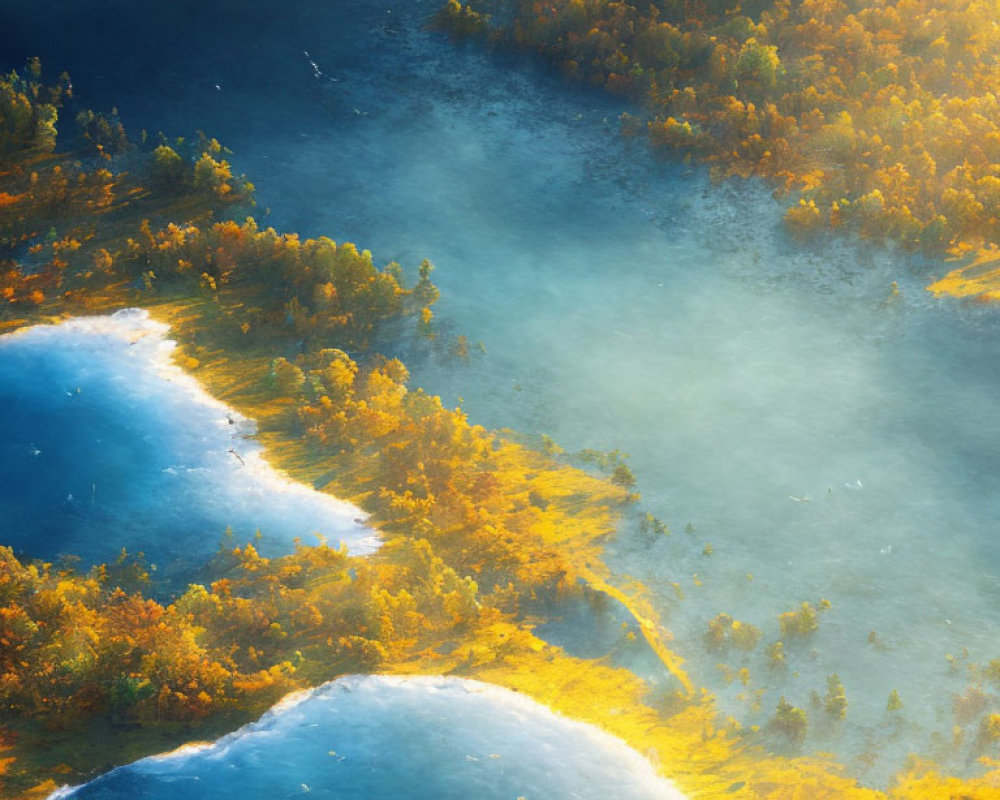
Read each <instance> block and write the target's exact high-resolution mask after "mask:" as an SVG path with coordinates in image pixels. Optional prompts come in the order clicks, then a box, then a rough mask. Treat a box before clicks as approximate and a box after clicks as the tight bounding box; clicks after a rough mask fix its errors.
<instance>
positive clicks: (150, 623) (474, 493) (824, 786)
mask: <svg viewBox="0 0 1000 800" xmlns="http://www.w3.org/2000/svg"><path fill="white" fill-rule="evenodd" d="M600 7H601V8H603V6H600ZM587 8H588V7H584V9H585V11H586V10H587ZM593 8H594V9H597V8H599V6H597V5H595V6H594V7H593ZM459 13H461V14H462V16H464V17H467V16H468V14H469V12H468V10H467V7H460V8H459ZM476 19H478V18H476V17H473V20H474V21H475V20H476ZM474 27H475V26H474ZM614 74H618V73H617V72H616V73H614ZM605 79H606V80H607V76H606V78H605ZM70 91H71V89H70V83H69V80H68V79H67V78H63V79H60V80H57V81H54V82H51V81H50V82H46V81H45V80H44V79H43V74H42V66H41V64H39V63H37V62H33V63H30V64H29V65H27V67H26V68H25V69H23V70H18V71H15V72H10V73H8V74H6V75H4V76H3V77H2V79H0V295H2V298H3V299H2V302H0V330H2V331H4V332H8V333H9V332H14V331H16V330H17V329H19V328H22V327H24V326H27V325H32V324H37V323H42V322H53V321H58V320H60V319H65V318H67V317H69V316H74V315H92V314H104V313H108V312H111V311H114V310H117V309H121V308H126V307H132V306H140V307H143V308H146V309H148V310H149V311H150V313H151V314H153V315H154V316H155V317H156V318H157V319H160V320H163V321H164V322H167V323H168V324H169V325H170V326H171V330H172V335H173V336H174V337H175V338H176V339H177V341H178V342H179V348H178V352H177V360H178V363H179V365H180V366H182V367H183V368H184V369H185V370H187V371H188V372H189V373H190V374H192V375H193V376H194V377H195V378H197V379H198V380H199V381H200V382H201V383H202V384H203V385H204V386H205V387H206V389H207V390H208V391H209V392H211V393H212V394H213V395H214V396H215V397H217V398H219V399H220V400H222V401H224V402H225V403H227V404H229V405H230V406H231V407H232V408H234V409H237V410H238V411H240V412H241V413H244V414H246V415H247V416H249V417H252V418H253V419H255V420H256V421H257V423H258V426H259V437H260V439H261V441H262V442H263V444H264V445H265V447H266V450H267V455H268V457H269V459H270V460H271V461H272V462H273V463H274V464H275V465H277V466H278V467H280V468H282V469H284V470H285V471H286V472H287V473H288V474H289V475H290V476H291V477H293V478H295V479H298V480H302V481H304V482H307V483H309V484H311V485H314V486H317V487H319V488H321V489H323V490H325V491H329V492H331V493H333V494H335V495H337V496H339V497H343V498H346V499H351V500H353V501H354V502H356V503H357V504H359V505H360V506H361V507H363V508H364V509H365V510H366V511H368V512H369V513H370V514H371V515H372V516H371V521H372V523H373V524H374V525H375V526H376V527H377V528H378V530H379V531H380V533H381V535H382V538H383V542H384V544H383V546H382V547H381V549H380V550H379V551H378V552H377V553H375V554H374V555H372V556H369V557H366V558H359V557H354V556H351V555H350V554H349V553H347V552H344V551H343V550H338V549H335V548H332V547H330V546H327V545H325V544H319V545H308V544H305V543H302V544H300V545H299V546H298V547H297V549H296V551H295V552H294V553H291V554H288V555H285V556H281V557H275V558H265V557H263V556H262V555H261V554H260V553H259V552H258V550H257V548H255V547H254V545H253V544H252V543H236V542H230V543H228V545H227V544H224V546H223V547H222V548H221V549H220V551H219V553H218V555H217V557H216V558H215V559H214V560H213V561H212V562H211V563H209V564H206V565H205V567H204V571H203V573H201V574H199V575H198V576H196V577H195V578H193V579H192V581H191V583H190V584H188V585H185V586H172V585H166V584H164V583H162V582H158V580H157V579H156V577H155V575H154V574H153V573H152V572H151V570H150V569H149V567H148V565H147V564H146V563H145V562H144V560H143V559H142V557H141V556H140V555H139V554H128V553H123V554H122V556H121V557H120V558H119V559H118V560H117V561H116V562H114V563H110V564H106V565H98V566H93V567H90V566H89V565H83V566H79V567H77V566H75V565H74V564H73V562H72V560H70V559H64V560H62V561H59V562H57V563H46V562H43V561H39V560H33V559H32V558H31V554H27V556H26V557H23V558H21V557H18V555H16V554H15V553H14V552H13V551H12V550H11V549H10V548H3V549H0V742H2V747H3V751H2V752H0V780H2V781H3V793H4V796H6V797H11V798H15V797H17V798H20V797H23V798H29V797H44V796H46V795H47V794H48V793H49V792H51V791H52V790H53V789H55V788H56V787H57V786H59V785H61V784H64V783H78V782H80V781H82V780H84V779H86V778H88V777H90V776H93V775H94V774H96V773H98V772H101V771H104V770H106V769H108V768H109V767H110V766H112V765H116V764H121V763H124V762H127V761H130V760H132V759H134V758H137V757H140V756H142V755H147V754H150V753H154V752H159V751H162V750H165V749H169V748H172V747H175V746H178V745H180V744H183V743H185V742H190V741H193V740H199V739H204V738H208V737H215V736H218V735H220V734H221V733H223V732H225V731H229V730H232V729H233V728H235V727H237V726H238V725H240V724H242V723H243V722H246V721H248V720H250V719H253V718H255V717H256V716H258V715H259V714H260V713H261V712H263V711H264V710H265V709H266V708H268V707H269V706H270V705H272V704H273V703H274V702H275V701H277V700H278V699H280V698H281V697H282V696H283V695H285V694H287V693H288V692H290V691H294V690H296V689H300V688H304V687H308V686H314V685H316V684H318V683H321V682H323V681H326V680H329V679H331V678H334V677H337V676H339V675H343V674H347V673H352V672H379V673H392V674H416V673H427V674H448V675H461V676H467V677H473V678H476V679H479V680H482V681H488V682H492V683H495V684H498V685H501V686H505V687H508V688H511V689H515V690H518V691H522V692H524V693H526V694H527V695H530V696H531V697H533V698H535V699H537V700H539V701H540V702H542V703H545V704H546V705H548V706H549V707H550V708H553V709H555V710H557V711H560V712H562V713H565V714H566V715H568V716H571V717H574V718H577V719H581V720H584V721H588V722H592V723H594V724H597V725H599V726H601V727H602V728H604V729H605V730H608V731H609V732H611V733H614V734H616V735H618V736H620V737H621V738H622V739H624V740H625V741H626V742H628V743H629V744H630V745H632V746H633V747H635V748H636V749H637V750H639V751H640V752H642V753H644V754H646V755H648V756H649V757H650V758H651V759H652V760H653V761H654V763H656V764H657V766H658V768H659V769H660V770H661V772H662V773H663V774H664V775H666V776H668V777H670V778H671V779H672V780H674V781H675V782H676V783H677V785H678V786H679V787H680V788H681V789H682V790H683V791H684V792H685V793H687V794H688V795H689V796H691V797H698V798H710V797H719V798H722V797H725V798H764V797H770V798H779V797H788V796H791V795H792V794H797V795H798V796H809V797H815V798H834V797H836V798H854V797H856V798H878V797H891V798H904V797H905V798H940V797H943V796H950V795H959V794H960V795H961V796H962V797H968V798H983V799H984V800H985V798H988V797H993V796H995V793H996V791H997V789H996V787H997V785H998V781H1000V773H998V772H996V771H987V772H986V774H984V775H982V776H980V777H976V778H971V779H964V780H960V779H958V778H951V777H948V776H945V775H942V774H940V772H939V771H938V770H937V769H936V768H935V767H934V766H933V765H932V764H929V763H925V762H914V763H913V764H912V765H910V767H908V768H907V769H906V771H905V772H903V773H902V774H900V775H899V776H898V777H897V780H896V782H895V783H894V785H893V787H892V788H891V789H889V790H888V791H887V792H880V791H876V790H873V789H869V788H865V787H863V786H861V785H860V784H859V783H858V781H857V780H856V779H855V778H853V777H852V776H850V775H849V774H847V772H846V771H845V769H844V768H843V767H841V766H839V765H837V764H836V763H834V762H833V761H832V760H830V759H828V758H825V757H821V756H818V757H803V756H800V755H797V749H796V742H797V740H798V739H799V738H800V736H801V732H802V726H803V724H805V719H806V714H805V712H804V711H803V710H802V709H797V708H794V707H793V706H791V705H790V704H788V703H786V702H784V701H782V703H780V704H779V705H778V707H777V709H776V710H775V713H774V717H773V720H772V721H771V723H770V724H769V725H768V726H767V729H766V730H742V729H741V727H740V725H739V723H738V722H736V721H735V720H731V719H725V718H723V717H722V716H721V715H719V714H718V713H717V712H716V709H715V704H714V701H713V698H712V696H711V695H710V694H709V693H708V692H706V691H703V690H700V689H699V688H698V686H697V683H696V681H694V680H693V679H692V678H690V677H689V676H688V675H687V674H686V673H685V671H684V669H683V665H682V664H681V663H680V660H679V659H678V658H677V657H676V656H675V655H674V654H673V653H672V651H671V650H670V649H669V635H668V633H667V631H666V629H665V628H664V626H663V625H662V624H661V622H660V621H659V620H658V619H657V618H656V616H655V614H654V613H653V611H652V610H651V608H650V607H649V605H648V604H647V603H645V602H644V601H643V590H642V587H641V586H634V585H624V584H622V585H619V584H614V583H613V582H612V579H611V577H610V575H609V571H608V570H607V568H606V567H605V566H604V565H603V563H602V547H603V544H604V543H605V542H606V541H607V540H608V537H611V536H613V534H614V532H615V530H616V528H617V527H618V526H620V525H621V524H623V523H626V522H628V523H630V524H635V525H637V526H639V528H640V529H641V530H643V531H644V532H645V534H646V535H649V536H668V535H670V532H669V531H668V530H667V528H666V526H665V525H664V524H663V523H662V522H660V521H659V520H656V519H654V518H650V517H648V516H646V515H644V514H643V513H642V512H641V510H640V509H639V507H638V505H637V501H638V498H637V496H636V495H635V493H634V482H635V480H634V476H633V475H632V473H631V471H630V470H629V468H628V466H627V464H626V463H625V461H624V460H623V459H622V458H621V456H620V455H619V454H615V453H612V454H596V453H586V454H583V455H582V456H581V455H576V456H573V455H570V454H566V453H562V452H561V451H560V449H559V448H558V446H557V445H556V444H555V443H554V442H551V441H549V440H546V439H542V440H537V441H536V440H534V439H531V440H529V439H527V438H526V437H521V436H518V435H517V434H516V433H513V432H495V431H489V430H486V429H484V428H482V427H480V426H477V425H475V424H474V423H473V422H472V421H470V420H469V419H467V418H466V416H465V414H464V413H463V412H462V411H461V410H460V409H457V408H456V409H452V408H447V407H445V406H444V405H443V404H442V402H441V401H440V400H439V399H438V398H436V397H434V396H430V395H428V394H425V393H424V392H422V391H421V390H420V389H418V388H414V387H410V386H408V373H407V369H406V366H405V365H404V364H403V363H402V362H401V361H400V360H398V359H397V358H392V357H388V356H386V355H384V354H383V353H384V352H388V351H390V350H391V348H390V347H388V346H387V345H388V344H390V343H392V342H396V341H400V340H401V339H403V338H404V337H416V338H418V339H419V340H420V341H423V342H426V343H427V345H428V346H432V347H443V348H446V349H447V350H448V351H450V352H453V353H454V354H455V356H456V357H458V358H461V357H462V354H463V353H464V351H465V350H466V349H467V343H465V342H464V340H462V339H460V338H456V339H455V340H450V339H448V338H447V337H445V336H443V335H442V334H439V333H438V332H437V331H436V329H435V325H434V315H433V312H432V311H431V306H432V305H433V304H434V302H435V300H436V299H437V291H436V289H435V287H434V285H433V283H432V282H431V279H430V275H431V270H432V268H431V265H430V264H429V263H427V262H424V263H422V264H421V265H419V266H417V265H411V266H413V267H415V272H416V280H415V281H414V282H413V285H412V286H408V285H407V284H406V281H405V280H404V270H403V269H402V268H400V267H399V266H398V265H396V264H388V265H384V266H382V267H378V266H376V265H375V263H374V261H373V258H372V255H371V254H370V253H368V252H367V251H364V250H359V249H358V248H357V247H355V246H354V245H351V244H348V243H343V242H341V243H336V242H334V241H333V240H331V239H326V238H318V239H308V240H303V239H301V238H300V237H298V236H297V235H296V234H294V233H279V232H277V231H274V230H272V229H269V228H263V227H262V226H260V225H259V224H258V223H257V222H255V221H254V220H253V219H252V217H251V216H249V215H252V214H253V211H254V209H253V206H252V202H253V201H252V197H253V187H252V185H251V183H250V182H249V181H248V180H247V179H246V178H244V177H241V176H238V175H234V174H233V171H232V168H231V165H230V164H229V162H228V161H227V153H226V151H225V149H224V148H223V147H222V146H221V145H220V144H219V143H218V142H216V141H215V140H213V139H211V138H208V137H207V136H203V135H200V136H197V137H195V138H192V139H178V138H169V137H166V136H162V135H155V136H150V135H146V134H140V135H138V136H137V137H135V138H134V139H133V138H132V137H131V136H130V135H129V134H127V133H126V131H125V130H124V128H123V126H122V125H121V123H120V121H119V120H118V118H117V115H116V114H115V113H114V112H111V113H95V112H91V111H81V112H78V113H77V114H76V116H75V119H74V118H73V117H72V116H68V115H67V114H66V113H65V110H66V108H67V105H68V102H67V101H68V93H69V92H70ZM682 124H683V123H682ZM734 163H735V162H734ZM729 166H732V165H729ZM727 168H728V167H727ZM814 188H815V189H817V191H818V184H817V187H814ZM219 533H220V532H206V535H208V536H216V535H218V534H219ZM679 602H680V600H679ZM567 603H579V604H588V605H591V606H601V605H602V604H620V605H621V606H622V607H623V608H624V610H625V611H626V616H627V619H628V620H629V622H627V623H626V624H625V626H624V627H623V630H622V636H623V637H625V638H630V639H631V640H633V641H636V642H638V643H639V645H640V646H645V647H648V648H649V649H650V651H651V652H652V653H653V654H654V655H655V657H656V658H657V659H659V661H660V662H661V663H662V665H663V668H664V671H665V672H668V673H670V674H671V675H672V681H671V688H670V689H669V690H668V691H663V690H662V689H661V690H659V691H657V692H653V691H651V690H650V687H649V685H648V684H647V683H646V682H645V681H643V680H642V679H640V678H639V677H637V676H636V675H635V674H633V673H632V672H630V671H628V670H626V669H623V668H621V667H617V666H614V664H613V663H612V662H611V661H610V660H609V659H605V658H582V657H576V656H573V655H571V654H570V653H569V652H567V650H565V649H563V648H560V647H557V646H555V645H552V644H550V643H548V642H546V641H545V640H544V639H542V638H540V637H539V636H537V635H536V634H535V632H534V629H535V627H536V626H537V625H538V624H539V622H541V621H543V620H544V619H545V618H546V615H548V614H550V613H552V610H553V609H554V608H556V607H558V606H560V605H563V604H567ZM821 610H822V604H818V605H817V606H813V605H812V604H805V605H803V606H802V608H801V609H798V610H797V611H795V612H789V613H788V614H787V615H783V618H782V620H781V627H782V632H783V634H784V635H787V636H790V637H794V636H798V635H808V633H809V630H810V626H812V625H814V624H816V618H817V614H818V613H820V611H821ZM754 630H755V629H753V626H747V625H743V624H741V623H740V622H739V621H738V620H734V619H732V618H731V617H728V616H725V615H721V616H720V617H718V618H716V619H715V620H713V624H712V625H710V626H709V631H708V634H707V635H708V636H709V637H714V639H713V641H714V642H715V644H716V645H717V646H718V647H720V648H723V647H736V648H751V649H752V648H754V647H756V646H757V644H758V640H759V638H760V636H759V631H758V632H757V634H756V635H755V634H754ZM780 656H781V652H780V648H777V649H776V650H775V654H774V656H773V658H774V659H775V660H776V661H779V660H780ZM835 689H836V687H835V686H833V687H831V692H832V694H831V697H832V698H833V699H832V701H831V703H832V707H833V709H834V711H836V709H837V708H838V707H839V706H838V704H837V697H838V695H837V693H836V691H834V690H835ZM991 724H992V723H991ZM994 728H995V729H994ZM984 736H985V737H987V739H988V738H989V737H990V736H992V737H993V738H997V737H998V736H1000V725H996V726H994V727H990V725H987V726H986V728H985V729H984ZM988 769H990V770H992V769H994V767H993V766H992V765H988Z"/></svg>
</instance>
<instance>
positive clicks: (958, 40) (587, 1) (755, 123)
mask: <svg viewBox="0 0 1000 800" xmlns="http://www.w3.org/2000/svg"><path fill="white" fill-rule="evenodd" d="M995 19H996V9H995V7H994V5H993V4H991V3H988V2H976V1H975V0H973V2H967V1H966V0H955V1H954V2H953V1H952V0H946V2H922V1H921V0H898V1H897V2H892V1H890V2H884V3H881V2H880V3H876V4H871V3H865V2H860V0H857V1H856V2H842V0H805V2H801V3H791V2H788V1H787V0H776V2H749V3H742V2H739V1H738V0H733V1H732V2H729V1H728V0H720V1H719V2H715V1H714V0H710V1H709V2H679V1H677V2H675V1H674V0H649V1H648V2H613V1H612V0H545V2H530V1H529V0H471V2H468V3H460V2H458V0H450V2H449V3H448V4H446V5H445V6H444V8H443V9H442V11H441V12H440V14H439V21H440V24H441V25H442V26H444V27H445V28H446V29H448V30H449V31H452V32H453V33H454V34H455V35H461V36H470V35H472V36H477V35H478V36H488V37H489V38H490V39H491V40H492V41H494V42H496V43H497V44H500V45H503V46H516V47H523V48H531V49H535V50H538V51H540V52H541V53H544V54H545V56H546V57H547V58H550V59H551V60H552V61H554V62H555V63H556V64H558V65H559V67H560V69H561V70H562V71H563V72H564V73H565V74H566V75H567V76H568V77H569V78H571V79H573V80H577V81H581V82H586V83H588V84H591V85H594V86H599V87H603V88H605V89H607V90H608V91H610V92H614V93H617V94H621V95H624V96H626V97H628V98H630V99H631V100H633V101H635V103H636V104H637V105H636V108H637V111H636V113H635V114H631V113H626V114H624V115H623V117H622V125H621V127H622V132H623V133H624V134H625V135H626V136H639V135H645V136H646V137H647V138H648V140H649V142H650V144H651V145H652V146H653V147H655V148H662V149H664V150H666V151H672V152H675V153H677V154H678V155H680V156H683V157H690V158H694V159H697V160H698V161H701V162H704V163H707V164H709V165H711V167H712V170H713V173H714V174H715V176H716V177H717V178H719V179H722V178H725V177H729V176H739V177H743V178H747V177H750V176H758V177H761V178H763V179H765V180H767V181H768V182H769V183H771V184H772V185H773V186H774V192H775V195H776V196H778V197H781V198H783V201H784V202H785V204H786V206H787V208H786V211H785V220H786V222H787V225H788V228H789V230H790V231H791V232H793V233H794V234H796V235H799V236H802V237H812V236H815V235H817V234H819V233H821V232H824V231H828V230H830V229H835V230H843V231H849V232H851V233H853V234H855V235H860V236H863V237H866V238H868V239H873V240H879V241H887V242H889V241H891V242H896V243H898V244H900V245H901V246H903V247H905V248H909V249H914V250H918V251H920V252H923V253H926V254H928V255H930V256H932V257H940V256H950V257H951V258H952V259H954V260H956V262H957V265H956V268H955V271H954V272H953V273H952V274H950V275H949V276H948V277H947V278H946V279H944V280H941V281H940V282H938V283H936V284H934V285H933V286H932V287H931V289H932V291H935V292H938V293H944V294H953V295H958V296H970V295H972V296H985V298H986V299H989V296H990V295H989V293H990V292H993V291H995V290H996V289H997V286H996V285H995V283H994V281H995V276H994V275H993V272H994V271H995V268H996V264H995V263H994V262H995V261H996V259H997V255H996V247H997V245H998V243H1000V127H998V125H1000V122H998V119H1000V115H998V110H1000V107H998V102H1000V101H998V99H997V91H998V88H1000V67H998V65H997V61H996V57H995V54H996V50H997V47H998V46H1000V33H998V30H997V27H996V24H995ZM991 264H992V266H990V265H991Z"/></svg>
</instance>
